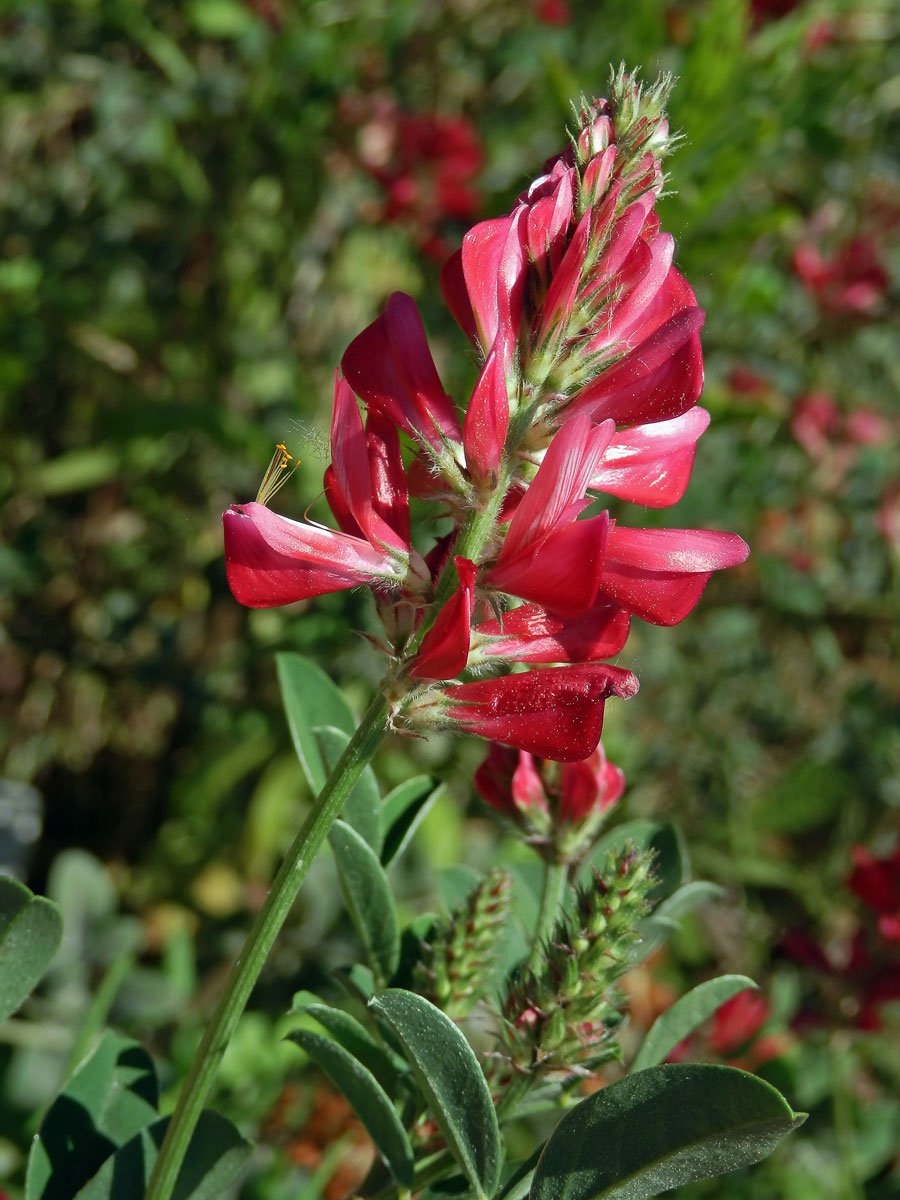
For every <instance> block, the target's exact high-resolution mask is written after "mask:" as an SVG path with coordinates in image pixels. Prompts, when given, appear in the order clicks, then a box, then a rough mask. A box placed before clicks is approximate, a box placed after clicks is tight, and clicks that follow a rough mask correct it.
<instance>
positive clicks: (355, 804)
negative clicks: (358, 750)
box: [313, 725, 382, 854]
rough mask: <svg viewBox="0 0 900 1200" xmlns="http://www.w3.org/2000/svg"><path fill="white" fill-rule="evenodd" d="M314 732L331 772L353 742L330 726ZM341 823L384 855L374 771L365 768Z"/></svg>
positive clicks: (321, 727) (342, 813) (379, 801)
mask: <svg viewBox="0 0 900 1200" xmlns="http://www.w3.org/2000/svg"><path fill="white" fill-rule="evenodd" d="M313 732H314V733H315V736H316V741H317V742H318V745H319V751H320V753H321V755H322V762H323V764H324V766H325V770H326V771H331V770H333V769H334V767H335V765H336V763H337V761H338V759H339V758H340V757H341V755H342V754H343V753H344V751H345V750H346V749H347V743H348V742H349V741H350V738H349V737H348V736H347V734H346V733H344V731H343V730H341V729H335V728H334V727H333V726H330V725H326V726H320V725H317V726H316V728H315V729H314V730H313ZM341 820H342V821H346V822H347V824H348V825H352V826H353V828H354V829H355V830H356V832H357V833H358V834H359V836H360V837H361V838H362V839H363V841H364V842H367V843H368V845H370V846H371V847H372V849H373V850H374V851H375V853H376V854H380V853H381V843H382V832H381V830H382V825H381V789H380V788H379V786H378V782H377V780H376V779H375V772H374V771H373V770H372V768H371V767H364V768H363V772H362V774H361V775H360V777H359V779H357V781H356V783H355V784H354V785H353V789H352V791H351V792H350V795H349V796H348V797H347V799H346V800H345V801H344V807H343V808H342V809H341Z"/></svg>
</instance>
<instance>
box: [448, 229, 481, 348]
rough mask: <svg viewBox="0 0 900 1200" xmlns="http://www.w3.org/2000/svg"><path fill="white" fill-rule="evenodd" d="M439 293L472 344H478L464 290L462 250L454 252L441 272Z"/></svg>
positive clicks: (467, 295) (475, 328)
mask: <svg viewBox="0 0 900 1200" xmlns="http://www.w3.org/2000/svg"><path fill="white" fill-rule="evenodd" d="M441 293H442V294H443V297H444V302H445V303H446V305H447V307H448V308H449V309H450V312H451V313H452V314H453V319H454V320H455V321H456V323H457V325H459V327H460V329H461V330H462V331H463V333H464V334H465V335H466V337H467V338H468V339H469V341H470V342H471V343H472V345H473V346H474V345H477V344H478V327H477V325H476V322H475V312H474V310H473V308H472V301H471V300H470V299H469V293H468V290H467V289H466V277H465V275H464V274H463V265H462V250H461V249H460V250H456V251H455V252H454V253H453V254H451V255H450V257H449V258H448V259H447V261H446V262H445V263H444V266H443V268H442V270H441Z"/></svg>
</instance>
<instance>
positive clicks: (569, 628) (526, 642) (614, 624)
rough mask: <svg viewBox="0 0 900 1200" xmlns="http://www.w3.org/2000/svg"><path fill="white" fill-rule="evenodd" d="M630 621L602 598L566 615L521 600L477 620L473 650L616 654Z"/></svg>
mask: <svg viewBox="0 0 900 1200" xmlns="http://www.w3.org/2000/svg"><path fill="white" fill-rule="evenodd" d="M629 624H630V617H629V614H628V613H627V612H625V610H624V609H622V608H619V607H617V606H616V605H614V604H610V603H608V602H607V601H606V600H605V599H601V601H600V602H599V603H598V604H595V605H594V606H593V607H592V608H589V609H586V610H585V611H584V612H583V613H580V614H579V615H578V616H576V617H569V618H566V617H560V616H556V615H554V614H552V613H549V612H548V611H547V610H546V609H545V608H541V607H540V605H538V604H523V605H522V606H521V607H520V608H513V609H511V610H510V611H509V612H507V613H504V614H503V616H502V617H495V618H494V619H493V620H490V621H483V622H482V623H481V624H480V625H476V626H475V630H474V638H473V651H474V655H475V658H476V660H478V659H486V660H490V659H509V660H510V661H511V662H533V663H551V662H552V663H578V662H593V661H595V660H597V659H601V658H612V657H614V655H616V654H618V653H619V651H620V650H621V649H622V647H623V646H624V645H625V641H626V639H627V637H628V628H629Z"/></svg>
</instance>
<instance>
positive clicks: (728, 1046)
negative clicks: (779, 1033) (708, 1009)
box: [709, 988, 769, 1058]
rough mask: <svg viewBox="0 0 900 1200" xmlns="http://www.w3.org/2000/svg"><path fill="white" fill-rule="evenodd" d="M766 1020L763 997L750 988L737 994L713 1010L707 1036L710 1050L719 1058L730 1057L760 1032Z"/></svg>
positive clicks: (767, 1015)
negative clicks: (710, 1028) (719, 1056)
mask: <svg viewBox="0 0 900 1200" xmlns="http://www.w3.org/2000/svg"><path fill="white" fill-rule="evenodd" d="M768 1017H769V1004H768V1001H767V1000H766V998H765V996H763V995H762V994H761V993H760V992H758V991H755V990H754V989H752V988H747V989H746V991H743V992H738V993H737V994H736V995H734V996H732V997H731V999H730V1000H726V1001H725V1003H724V1004H720V1005H719V1007H718V1008H717V1009H716V1011H715V1014H714V1016H713V1027H712V1030H711V1031H710V1034H709V1047H710V1049H711V1050H712V1051H713V1053H715V1054H719V1055H721V1056H722V1058H730V1057H731V1056H732V1055H734V1054H736V1053H737V1052H738V1051H739V1050H741V1049H743V1047H744V1046H746V1045H747V1043H748V1042H749V1041H751V1040H752V1039H753V1038H754V1037H755V1036H756V1035H757V1033H759V1031H760V1029H761V1028H762V1026H763V1025H764V1024H765V1023H766V1021H767V1020H768Z"/></svg>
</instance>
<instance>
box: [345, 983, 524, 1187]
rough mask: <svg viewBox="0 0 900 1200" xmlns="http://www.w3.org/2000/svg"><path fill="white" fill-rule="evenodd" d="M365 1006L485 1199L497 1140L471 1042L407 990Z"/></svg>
mask: <svg viewBox="0 0 900 1200" xmlns="http://www.w3.org/2000/svg"><path fill="white" fill-rule="evenodd" d="M369 1007H370V1008H372V1009H373V1010H374V1011H375V1012H376V1013H377V1014H378V1015H379V1016H380V1017H381V1018H382V1019H383V1020H384V1021H385V1022H386V1023H387V1025H388V1026H389V1028H390V1029H391V1030H392V1031H393V1032H394V1034H395V1036H396V1038H397V1040H398V1042H399V1043H400V1045H401V1046H402V1048H403V1052H404V1054H405V1055H406V1057H407V1059H408V1060H409V1064H410V1066H411V1067H412V1069H413V1074H414V1075H415V1078H416V1083H417V1084H418V1085H419V1090H420V1091H421V1093H422V1096H423V1097H424V1099H425V1101H426V1103H427V1105H428V1108H429V1109H430V1111H431V1115H432V1116H433V1117H434V1119H435V1121H436V1122H437V1124H438V1127H439V1129H440V1131H441V1133H442V1134H443V1135H444V1137H445V1139H446V1141H447V1148H448V1150H449V1151H450V1153H451V1154H452V1155H453V1157H454V1158H455V1159H456V1161H457V1163H458V1164H459V1168H460V1170H461V1171H462V1173H463V1174H464V1175H465V1177H466V1178H467V1179H468V1181H469V1183H470V1184H471V1185H472V1187H473V1188H474V1190H475V1193H476V1195H477V1196H478V1197H479V1200H487V1197H490V1196H493V1194H494V1192H495V1191H496V1190H497V1184H498V1183H499V1180H500V1167H501V1163H502V1144H501V1141H500V1128H499V1126H498V1124H497V1113H496V1111H495V1109H494V1102H493V1100H492V1099H491V1092H490V1089H489V1087H488V1085H487V1081H486V1080H485V1078H484V1074H483V1072H482V1070H481V1067H480V1066H479V1063H478V1059H477V1058H476V1057H475V1053H474V1051H473V1050H472V1047H471V1046H470V1045H469V1043H468V1042H467V1041H466V1039H465V1038H464V1037H463V1035H462V1034H461V1033H460V1031H459V1030H458V1029H457V1027H456V1026H455V1025H454V1024H453V1022H452V1021H451V1020H450V1018H449V1017H448V1016H446V1015H445V1014H444V1013H442V1012H441V1010H440V1009H439V1008H435V1006H434V1005H433V1004H429V1002H428V1001H427V1000H425V999H423V997H422V996H416V995H414V993H412V992H405V991H402V990H400V989H396V988H395V989H391V990H390V991H386V992H381V993H380V994H379V995H377V996H376V997H375V998H374V999H373V1000H372V1001H371V1002H370V1005H369Z"/></svg>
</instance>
